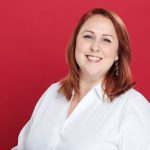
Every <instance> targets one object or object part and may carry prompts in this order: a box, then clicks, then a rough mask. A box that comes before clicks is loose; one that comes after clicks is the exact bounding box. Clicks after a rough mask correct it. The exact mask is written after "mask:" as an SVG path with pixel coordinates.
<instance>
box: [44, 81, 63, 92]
mask: <svg viewBox="0 0 150 150" xmlns="http://www.w3.org/2000/svg"><path fill="white" fill-rule="evenodd" d="M60 86H61V85H60V82H55V83H52V84H51V85H50V86H49V87H48V88H47V90H46V93H47V94H58V91H59V89H60Z"/></svg>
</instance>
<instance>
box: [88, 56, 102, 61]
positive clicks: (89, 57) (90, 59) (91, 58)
mask: <svg viewBox="0 0 150 150" xmlns="http://www.w3.org/2000/svg"><path fill="white" fill-rule="evenodd" d="M86 57H87V59H88V61H90V62H93V63H98V62H100V61H101V60H102V58H101V57H98V56H92V55H86Z"/></svg>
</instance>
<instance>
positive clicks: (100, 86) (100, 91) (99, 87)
mask: <svg viewBox="0 0 150 150" xmlns="http://www.w3.org/2000/svg"><path fill="white" fill-rule="evenodd" d="M103 88H104V86H103V84H102V83H101V82H100V83H98V84H97V85H96V86H94V89H95V91H96V93H97V94H98V96H99V97H100V99H101V100H104V101H105V100H108V96H107V95H106V94H105V93H104V89H103Z"/></svg>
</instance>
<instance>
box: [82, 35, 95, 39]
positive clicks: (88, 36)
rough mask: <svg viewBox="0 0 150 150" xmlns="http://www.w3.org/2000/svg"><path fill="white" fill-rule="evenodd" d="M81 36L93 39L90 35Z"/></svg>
mask: <svg viewBox="0 0 150 150" xmlns="http://www.w3.org/2000/svg"><path fill="white" fill-rule="evenodd" d="M83 37H84V38H87V39H93V37H92V36H91V35H84V36H83Z"/></svg>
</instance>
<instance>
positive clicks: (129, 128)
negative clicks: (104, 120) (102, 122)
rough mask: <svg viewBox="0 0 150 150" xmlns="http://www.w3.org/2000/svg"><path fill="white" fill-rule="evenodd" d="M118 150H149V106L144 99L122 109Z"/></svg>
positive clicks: (132, 101) (141, 98) (140, 98)
mask: <svg viewBox="0 0 150 150" xmlns="http://www.w3.org/2000/svg"><path fill="white" fill-rule="evenodd" d="M118 143H119V150H150V104H149V103H148V101H147V100H146V99H145V98H144V97H142V96H141V97H139V98H135V99H132V100H131V101H129V102H128V103H127V105H126V106H125V107H124V110H123V112H122V115H121V120H120V124H119V130H118Z"/></svg>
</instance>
